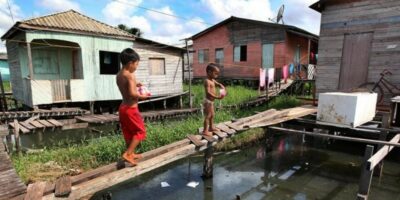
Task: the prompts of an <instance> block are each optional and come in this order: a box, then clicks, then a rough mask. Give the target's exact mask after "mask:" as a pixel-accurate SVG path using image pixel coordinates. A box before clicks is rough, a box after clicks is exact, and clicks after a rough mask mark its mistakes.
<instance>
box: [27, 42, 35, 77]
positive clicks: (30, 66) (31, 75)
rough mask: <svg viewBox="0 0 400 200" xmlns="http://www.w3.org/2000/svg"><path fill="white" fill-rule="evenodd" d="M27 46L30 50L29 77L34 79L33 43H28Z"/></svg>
mask: <svg viewBox="0 0 400 200" xmlns="http://www.w3.org/2000/svg"><path fill="white" fill-rule="evenodd" d="M26 48H27V50H28V67H29V77H30V79H31V80H33V79H34V76H33V64H32V52H31V43H29V42H27V43H26Z"/></svg>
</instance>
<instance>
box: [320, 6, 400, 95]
mask: <svg viewBox="0 0 400 200" xmlns="http://www.w3.org/2000/svg"><path fill="white" fill-rule="evenodd" d="M399 10H400V1H397V0H364V1H360V2H352V3H345V4H337V5H331V6H326V7H325V10H323V11H322V18H321V33H320V41H319V50H318V51H319V55H318V71H317V73H318V75H317V78H316V84H317V92H318V93H321V92H329V91H335V90H337V88H338V84H339V75H340V66H341V57H342V49H343V40H344V34H348V33H362V32H373V34H374V35H373V41H372V49H371V53H370V60H369V68H368V71H369V72H368V81H377V80H378V79H379V74H380V72H381V71H382V70H383V69H389V70H390V71H392V73H393V76H391V77H389V80H390V81H392V82H393V83H395V84H397V85H399V84H400V12H399Z"/></svg>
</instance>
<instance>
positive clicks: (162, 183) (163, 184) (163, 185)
mask: <svg viewBox="0 0 400 200" xmlns="http://www.w3.org/2000/svg"><path fill="white" fill-rule="evenodd" d="M161 187H163V188H164V187H170V185H169V184H168V183H167V182H161Z"/></svg>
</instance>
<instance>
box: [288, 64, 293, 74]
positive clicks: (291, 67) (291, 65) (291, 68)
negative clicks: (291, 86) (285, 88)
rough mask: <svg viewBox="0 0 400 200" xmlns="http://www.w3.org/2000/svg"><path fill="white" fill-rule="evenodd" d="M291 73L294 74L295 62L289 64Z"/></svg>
mask: <svg viewBox="0 0 400 200" xmlns="http://www.w3.org/2000/svg"><path fill="white" fill-rule="evenodd" d="M289 73H290V74H293V73H294V64H293V63H291V64H290V65H289Z"/></svg>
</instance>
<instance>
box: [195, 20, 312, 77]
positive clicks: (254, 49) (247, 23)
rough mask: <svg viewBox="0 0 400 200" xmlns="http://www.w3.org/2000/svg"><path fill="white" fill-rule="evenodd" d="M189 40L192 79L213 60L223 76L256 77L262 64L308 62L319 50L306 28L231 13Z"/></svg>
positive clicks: (264, 66)
mask: <svg viewBox="0 0 400 200" xmlns="http://www.w3.org/2000/svg"><path fill="white" fill-rule="evenodd" d="M191 39H192V40H193V49H194V51H195V53H194V56H193V76H194V77H195V78H202V77H205V76H206V70H205V67H206V66H207V64H208V63H210V62H215V63H219V64H220V65H221V66H222V69H221V73H220V76H221V77H222V78H225V79H249V80H258V79H259V71H260V68H261V67H263V68H272V67H274V68H281V67H283V66H284V65H288V64H290V63H300V64H304V65H308V64H309V63H312V61H311V59H310V58H311V57H312V56H311V55H312V54H314V55H315V54H317V51H318V50H317V46H318V36H316V35H314V34H311V33H309V32H307V31H305V30H302V29H300V28H297V27H295V26H290V25H282V24H276V23H269V22H264V21H256V20H251V19H244V18H238V17H233V16H232V17H230V18H228V19H226V20H224V21H222V22H220V23H218V24H216V25H214V26H211V27H209V28H207V29H205V30H203V31H201V32H200V33H197V34H195V35H193V36H192V37H191Z"/></svg>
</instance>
